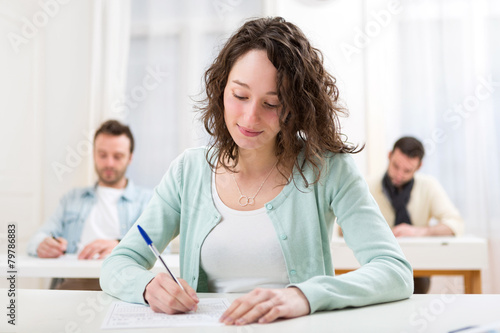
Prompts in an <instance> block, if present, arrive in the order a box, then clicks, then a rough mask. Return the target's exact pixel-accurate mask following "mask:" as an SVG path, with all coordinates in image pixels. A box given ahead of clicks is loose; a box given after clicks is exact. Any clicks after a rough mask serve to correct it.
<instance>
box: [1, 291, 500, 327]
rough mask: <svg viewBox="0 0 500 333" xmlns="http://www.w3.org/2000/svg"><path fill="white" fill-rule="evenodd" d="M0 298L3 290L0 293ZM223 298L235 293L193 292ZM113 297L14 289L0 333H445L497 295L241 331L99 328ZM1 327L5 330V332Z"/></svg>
mask: <svg viewBox="0 0 500 333" xmlns="http://www.w3.org/2000/svg"><path fill="white" fill-rule="evenodd" d="M0 293H1V294H2V295H6V294H7V291H6V290H5V289H0ZM198 295H199V296H200V297H224V298H227V299H228V300H229V301H230V302H231V301H233V300H234V299H235V298H236V297H238V296H239V295H237V294H198ZM115 300H116V299H115V298H113V297H111V296H109V295H107V294H105V293H104V292H102V291H65V290H39V289H21V290H18V291H17V299H16V306H17V324H18V325H17V326H16V327H15V330H14V329H12V327H7V319H8V317H6V316H5V311H6V309H5V307H4V314H3V315H2V320H1V322H0V331H1V332H37V333H44V332H50V333H57V332H125V331H126V332H127V333H136V332H141V333H143V332H182V333H194V332H203V333H211V332H234V333H245V332H249V333H250V332H252V333H276V332H290V333H294V332H300V333H303V332H314V333H321V332H384V333H391V332H395V333H396V332H397V333H404V332H406V333H410V332H431V333H432V332H440V333H443V332H445V333H446V332H450V331H453V330H456V329H459V328H463V327H467V326H472V325H482V324H488V323H492V322H497V321H498V320H499V315H498V314H499V312H498V309H500V295H413V296H412V297H411V298H410V299H407V300H403V301H398V302H392V303H384V304H378V305H371V306H366V307H362V308H350V309H344V310H335V311H325V312H318V313H316V314H313V315H310V316H305V317H300V318H295V319H287V320H280V321H278V322H276V323H271V324H263V325H258V324H253V325H248V326H241V327H236V326H232V327H229V326H228V327H183V328H159V329H155V328H151V329H149V328H148V329H127V330H101V329H100V327H101V324H102V322H103V320H104V318H105V316H106V314H107V312H108V309H109V307H110V305H111V303H112V302H113V301H115ZM7 328H9V329H11V330H10V331H9V330H7Z"/></svg>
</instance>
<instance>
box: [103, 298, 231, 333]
mask: <svg viewBox="0 0 500 333" xmlns="http://www.w3.org/2000/svg"><path fill="white" fill-rule="evenodd" d="M228 306H229V301H228V300H227V299H226V298H202V299H200V302H199V303H198V310H197V311H196V312H188V313H185V314H176V315H168V314H165V313H156V312H154V311H153V310H151V308H150V307H149V306H146V305H141V304H132V303H126V302H121V301H118V302H114V303H112V304H111V306H110V307H109V310H108V314H107V315H106V318H105V319H104V321H103V323H102V326H101V328H102V329H117V328H146V327H184V326H222V325H223V324H222V323H219V318H220V317H221V315H222V314H223V313H224V311H226V309H227V308H228Z"/></svg>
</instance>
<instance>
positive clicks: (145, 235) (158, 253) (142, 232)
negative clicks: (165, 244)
mask: <svg viewBox="0 0 500 333" xmlns="http://www.w3.org/2000/svg"><path fill="white" fill-rule="evenodd" d="M137 228H139V232H140V233H141V235H142V238H144V240H145V241H146V244H148V246H149V248H150V249H151V251H153V253H154V255H155V256H156V258H158V259H160V261H161V263H162V264H163V266H165V268H166V269H167V271H168V273H169V274H170V276H171V277H172V279H174V281H175V282H177V284H178V285H179V287H181V289H182V290H184V288H183V287H182V285H181V284H180V282H179V280H177V278H176V277H175V275H174V274H172V272H171V271H170V269H168V266H167V264H166V263H165V261H163V258H162V257H161V256H160V252H158V250H157V249H156V247H155V246H154V244H153V241H152V240H151V238H149V236H148V234H147V233H146V231H144V229H142V228H141V226H140V225H137Z"/></svg>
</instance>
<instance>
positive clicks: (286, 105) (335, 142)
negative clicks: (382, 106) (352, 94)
mask: <svg viewBox="0 0 500 333" xmlns="http://www.w3.org/2000/svg"><path fill="white" fill-rule="evenodd" d="M251 50H264V51H266V52H267V57H268V58H269V60H270V61H271V63H272V64H273V65H274V67H276V69H277V72H278V74H277V92H278V99H279V101H280V104H281V107H282V109H281V113H280V119H279V122H280V128H281V131H280V133H279V134H278V136H277V142H276V156H277V158H278V161H279V163H278V166H283V165H291V164H292V162H293V164H294V167H295V168H296V169H297V170H298V172H299V173H300V175H301V176H302V178H303V180H304V181H305V186H306V187H307V186H308V185H309V184H310V183H309V182H308V181H307V180H306V178H305V176H304V173H303V171H304V169H305V167H306V163H309V164H310V165H311V166H312V167H313V169H314V170H315V172H316V175H317V177H316V179H315V180H314V182H313V183H315V182H317V181H318V180H319V178H320V176H321V169H322V161H323V158H322V156H323V154H324V153H326V152H333V153H357V152H359V151H361V149H363V147H362V148H361V149H359V150H357V149H358V147H357V146H353V145H350V144H347V143H346V142H344V141H343V140H342V136H343V135H342V134H341V132H340V123H339V119H338V115H339V114H346V115H347V111H346V110H345V109H344V108H342V107H341V106H340V105H339V103H338V97H339V92H338V88H337V86H336V85H335V82H336V80H335V78H334V77H333V76H332V75H330V74H329V73H328V72H327V71H326V70H325V68H324V67H323V55H322V53H321V51H319V50H318V49H316V48H314V47H312V46H311V44H310V43H309V41H308V40H307V38H306V37H305V35H304V34H303V32H302V31H301V30H300V29H299V28H298V27H297V26H295V25H294V24H292V23H290V22H286V21H285V20H284V19H283V18H281V17H274V18H259V19H255V20H251V21H248V22H246V23H245V24H243V26H242V27H241V28H240V29H239V30H238V31H237V32H236V33H235V34H233V35H232V36H231V37H230V38H229V40H228V41H227V42H226V44H225V45H224V47H223V48H222V50H221V51H220V53H219V55H218V56H217V58H216V59H215V60H214V62H213V64H212V65H211V66H210V67H209V69H208V70H207V71H206V73H205V77H204V79H205V86H206V94H207V97H206V99H205V100H204V101H203V103H202V105H201V106H200V107H199V108H198V109H199V110H200V112H201V120H202V121H203V124H204V126H205V129H206V130H207V132H208V133H209V134H210V136H211V142H210V147H209V149H208V151H207V155H206V158H207V162H208V163H209V164H210V166H211V167H212V168H213V169H214V170H215V168H216V167H217V166H218V165H222V166H223V167H224V168H226V169H228V170H231V168H230V166H229V165H228V162H229V161H230V160H233V161H234V163H235V165H236V164H237V163H238V146H237V145H236V143H235V142H234V140H233V139H232V137H231V135H230V134H229V131H228V129H227V127H226V124H225V121H224V89H225V87H226V84H227V79H228V76H229V72H230V71H231V69H232V67H233V65H234V64H235V63H236V61H238V59H239V58H240V57H241V56H243V55H244V54H246V53H247V52H248V51H251ZM301 151H303V154H304V157H305V159H304V161H303V163H300V162H299V160H298V158H297V157H298V155H299V153H300V152H301ZM280 172H281V169H280ZM282 173H283V172H282ZM286 178H287V177H286ZM313 183H312V184H313Z"/></svg>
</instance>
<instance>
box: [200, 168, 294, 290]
mask: <svg viewBox="0 0 500 333" xmlns="http://www.w3.org/2000/svg"><path fill="white" fill-rule="evenodd" d="M212 198H213V200H214V203H215V207H216V208H217V210H218V211H219V213H220V214H221V216H222V219H221V221H220V223H219V224H218V225H217V226H216V227H215V228H214V229H213V230H212V231H211V232H210V234H208V236H207V237H206V239H205V242H204V243H203V246H202V248H201V267H202V268H203V270H204V271H205V272H206V273H207V277H208V286H209V290H210V291H211V292H217V293H228V292H234V293H236V292H241V293H246V292H249V291H251V290H253V289H254V288H257V287H261V288H284V287H285V286H286V285H288V284H289V283H290V280H289V279H288V274H287V270H286V265H285V259H284V257H283V252H282V251H281V246H280V244H279V241H278V237H277V235H276V231H275V230H274V227H273V224H272V222H271V219H270V218H269V217H268V216H267V214H266V209H265V207H262V208H260V209H257V210H253V211H238V210H234V209H231V208H229V207H227V206H226V205H225V204H224V203H223V202H222V200H221V199H220V197H219V194H218V193H217V188H216V186H215V175H214V176H213V177H212Z"/></svg>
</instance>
